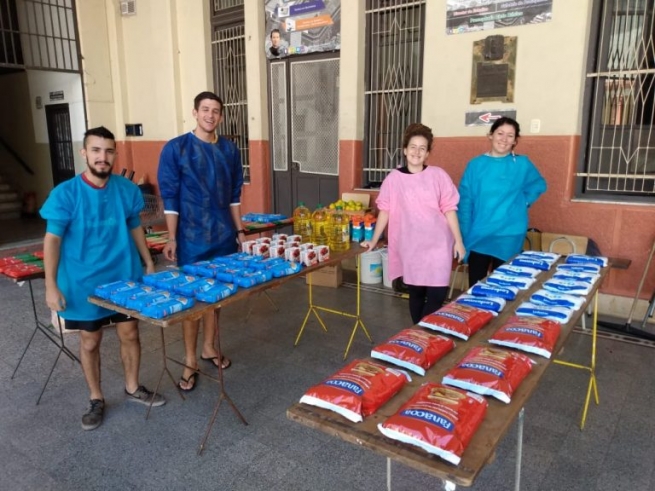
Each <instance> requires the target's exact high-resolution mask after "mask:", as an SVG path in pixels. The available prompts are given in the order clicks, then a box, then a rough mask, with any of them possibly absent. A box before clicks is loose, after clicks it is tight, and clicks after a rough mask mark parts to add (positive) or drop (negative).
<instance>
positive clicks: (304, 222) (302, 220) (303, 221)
mask: <svg viewBox="0 0 655 491" xmlns="http://www.w3.org/2000/svg"><path fill="white" fill-rule="evenodd" d="M293 233H294V234H295V235H300V236H301V237H302V241H303V242H311V241H312V212H311V211H309V208H307V207H306V206H305V203H303V202H302V201H300V202H298V207H297V208H296V209H295V210H293Z"/></svg>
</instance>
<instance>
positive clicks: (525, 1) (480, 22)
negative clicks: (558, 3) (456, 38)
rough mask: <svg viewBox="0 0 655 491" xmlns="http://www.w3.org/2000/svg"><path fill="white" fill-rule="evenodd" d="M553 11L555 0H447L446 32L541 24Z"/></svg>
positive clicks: (457, 32)
mask: <svg viewBox="0 0 655 491" xmlns="http://www.w3.org/2000/svg"><path fill="white" fill-rule="evenodd" d="M568 1H571V0H568ZM552 12H553V0H446V34H460V33H462V32H473V31H485V30H487V29H498V28H501V27H509V26H522V25H525V24H541V23H542V22H548V21H549V20H550V19H551V16H552Z"/></svg>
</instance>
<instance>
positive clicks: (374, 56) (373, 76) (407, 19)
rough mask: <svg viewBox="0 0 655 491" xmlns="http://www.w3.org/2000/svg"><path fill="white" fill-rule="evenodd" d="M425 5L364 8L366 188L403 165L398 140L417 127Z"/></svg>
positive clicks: (387, 3) (370, 1) (381, 2)
mask: <svg viewBox="0 0 655 491" xmlns="http://www.w3.org/2000/svg"><path fill="white" fill-rule="evenodd" d="M424 26H425V0H419V1H408V0H367V2H366V86H365V108H366V109H365V110H366V116H365V118H366V120H365V128H366V135H365V137H364V138H365V140H364V183H365V184H367V185H369V186H371V187H378V186H379V185H380V184H381V183H382V181H383V180H384V178H385V177H386V176H387V174H388V173H389V172H390V171H391V170H393V169H395V168H396V167H399V166H401V165H402V162H403V153H402V137H403V131H404V130H405V128H406V127H407V125H408V124H410V123H414V122H417V121H420V118H421V95H422V88H423V70H422V66H423V45H424Z"/></svg>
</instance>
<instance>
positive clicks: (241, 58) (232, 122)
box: [212, 0, 250, 182]
mask: <svg viewBox="0 0 655 491" xmlns="http://www.w3.org/2000/svg"><path fill="white" fill-rule="evenodd" d="M213 8H214V16H213V18H212V31H213V40H212V52H213V65H214V89H215V91H216V93H217V94H218V95H219V96H220V97H221V99H223V103H224V107H223V122H222V123H221V124H220V126H219V128H218V131H219V133H220V134H222V135H225V136H226V137H228V138H230V139H232V140H233V141H234V142H235V143H236V145H237V146H238V147H239V151H240V152H241V164H242V165H243V178H244V180H245V181H246V182H250V153H249V149H248V97H247V92H246V42H245V26H244V14H243V0H241V1H237V0H214V1H213Z"/></svg>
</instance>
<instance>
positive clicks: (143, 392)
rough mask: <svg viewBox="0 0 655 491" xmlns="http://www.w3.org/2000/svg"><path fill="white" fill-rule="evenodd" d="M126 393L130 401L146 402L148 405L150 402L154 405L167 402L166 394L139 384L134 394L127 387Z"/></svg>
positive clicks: (161, 404)
mask: <svg viewBox="0 0 655 491" xmlns="http://www.w3.org/2000/svg"><path fill="white" fill-rule="evenodd" d="M125 394H127V400H128V401H133V402H138V403H139V404H145V405H146V406H149V405H150V404H152V405H153V406H163V405H164V404H166V399H164V396H162V395H161V394H155V393H154V392H151V391H149V390H148V389H146V388H145V387H144V386H143V385H139V386H138V387H137V389H136V390H135V391H134V392H133V393H132V394H130V393H129V392H128V391H127V389H125Z"/></svg>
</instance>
